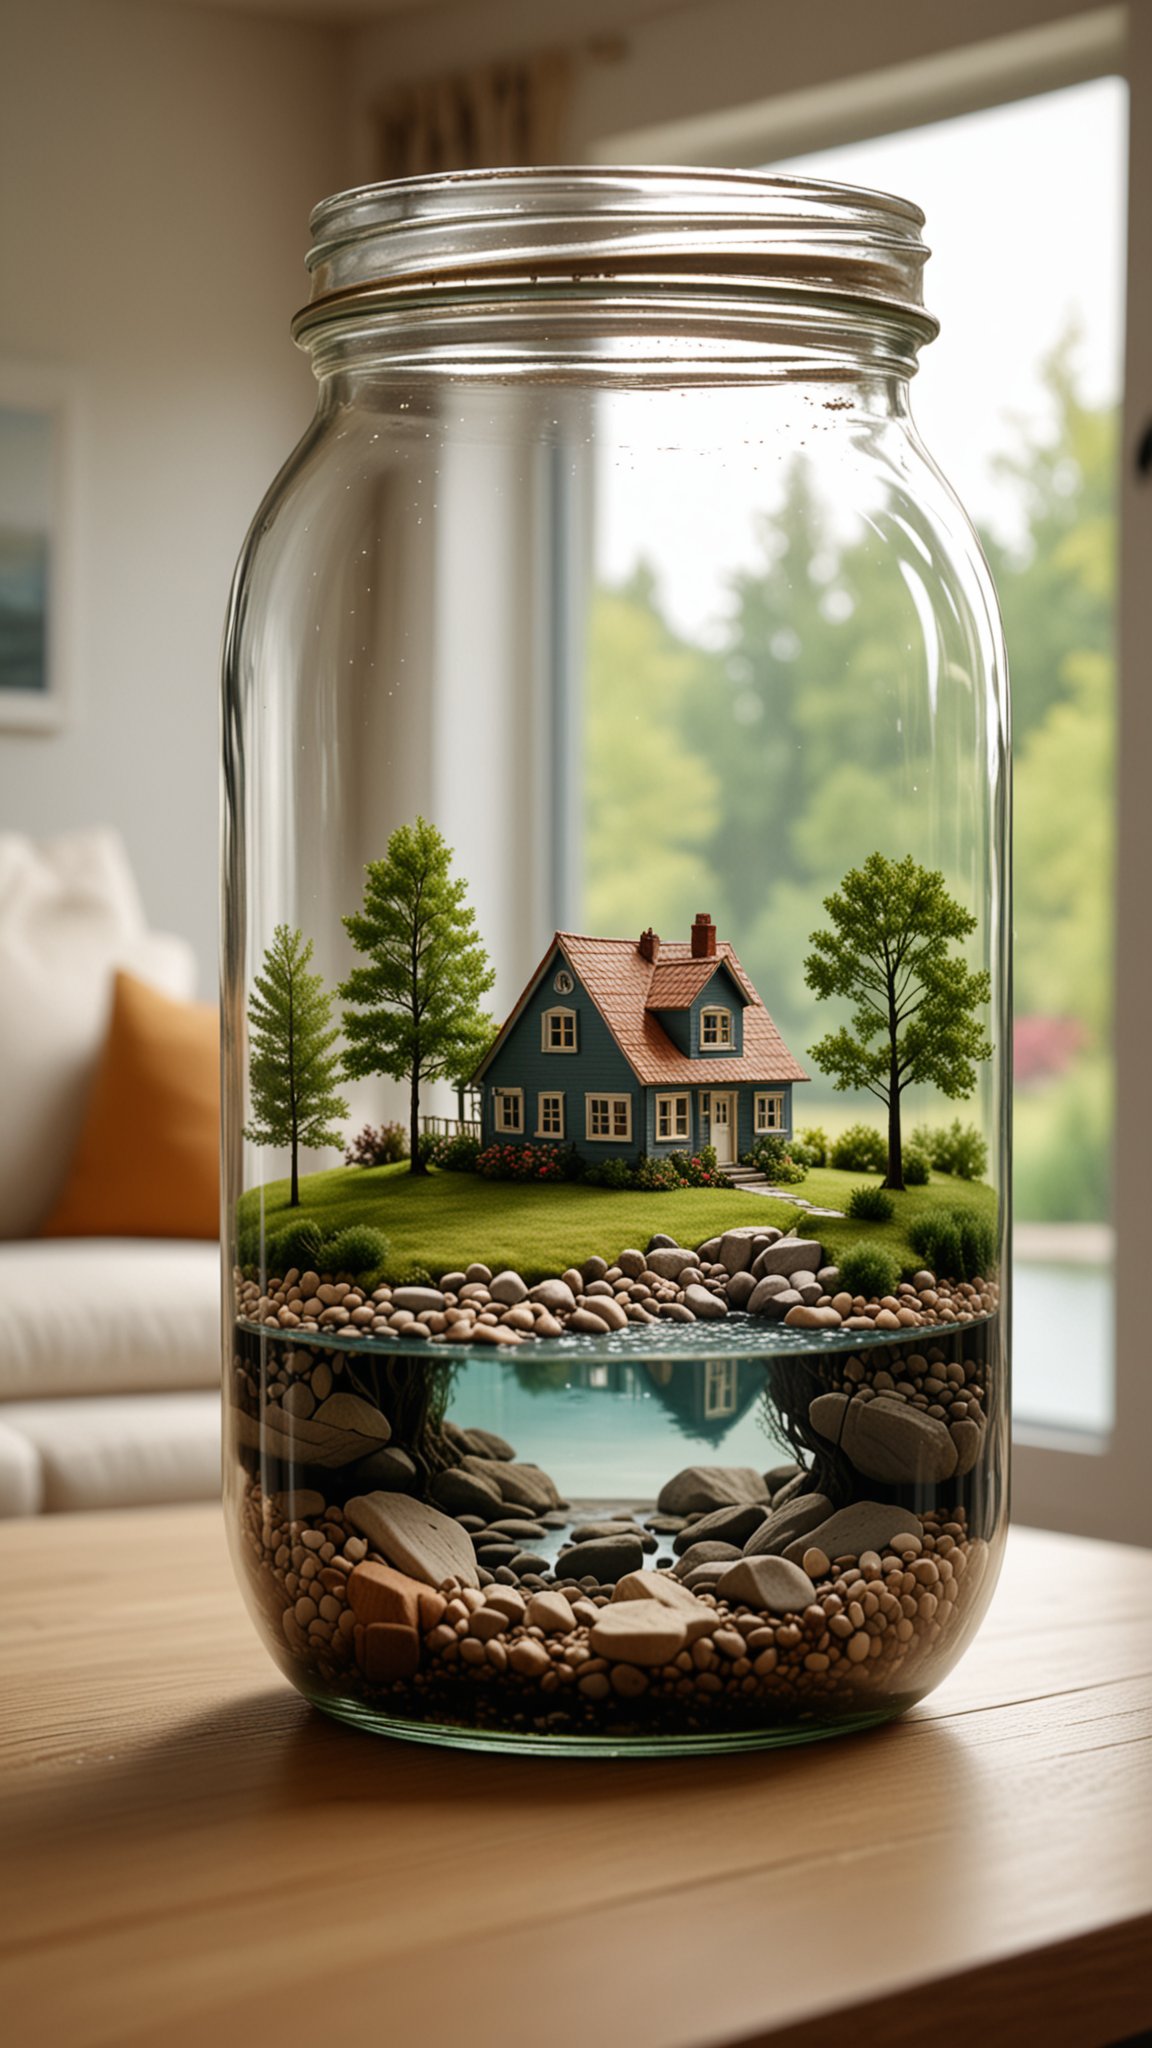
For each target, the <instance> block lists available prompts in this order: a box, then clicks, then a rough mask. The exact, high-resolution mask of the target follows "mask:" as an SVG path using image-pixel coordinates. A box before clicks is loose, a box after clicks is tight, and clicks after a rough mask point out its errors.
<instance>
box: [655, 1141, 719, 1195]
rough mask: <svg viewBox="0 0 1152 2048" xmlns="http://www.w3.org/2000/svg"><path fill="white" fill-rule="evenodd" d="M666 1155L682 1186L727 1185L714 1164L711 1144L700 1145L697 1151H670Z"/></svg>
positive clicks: (714, 1149)
mask: <svg viewBox="0 0 1152 2048" xmlns="http://www.w3.org/2000/svg"><path fill="white" fill-rule="evenodd" d="M668 1157H669V1160H670V1161H671V1163H672V1165H673V1166H674V1167H675V1168H676V1171H677V1173H678V1174H679V1176H680V1186H681V1187H682V1188H724V1187H727V1185H728V1182H727V1181H726V1180H725V1178H724V1175H723V1174H722V1173H721V1171H720V1169H719V1167H718V1166H717V1164H716V1148H715V1146H713V1145H701V1147H700V1150H699V1151H698V1152H670V1153H669V1154H668Z"/></svg>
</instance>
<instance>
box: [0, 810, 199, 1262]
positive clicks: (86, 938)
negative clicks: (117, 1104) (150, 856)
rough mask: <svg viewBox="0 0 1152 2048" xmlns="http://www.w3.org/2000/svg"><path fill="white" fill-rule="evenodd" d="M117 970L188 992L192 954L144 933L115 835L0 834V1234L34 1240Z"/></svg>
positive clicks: (67, 1147) (55, 1185) (70, 1140)
mask: <svg viewBox="0 0 1152 2048" xmlns="http://www.w3.org/2000/svg"><path fill="white" fill-rule="evenodd" d="M117 967H124V968H127V969H128V971H129V972H130V973H132V974H136V975H139V977H140V979H141V980H143V981H148V982H151V983H152V984H153V985H154V986H155V987H156V988H159V989H162V990H163V991H164V992H165V994H167V995H171V996H176V997H188V996H190V995H191V994H192V991H193V988H194V986H195V980H196V961H195V956H194V954H193V953H192V950H191V948H190V947H189V946H188V945H187V944H186V943H185V941H184V940H183V939H176V938H170V937H167V936H165V935H164V934H163V933H159V932H149V931H148V930H147V928H146V926H145V922H144V910H143V906H142V904H141V902H140V897H139V894H138V892H137V889H136V884H135V882H134V880H133V878H132V871H131V869H130V867H129V865H128V859H127V855H126V854H125V852H124V848H123V846H122V844H121V842H120V840H119V838H118V837H117V835H116V834H115V833H114V832H108V831H94V832H75V833H70V834H68V835H67V836H65V837H62V838H59V839H50V840H43V841H40V842H36V841H34V840H31V839H28V838H25V836H24V835H23V834H22V833H17V832H3V833H0V1075H2V1076H3V1086H4V1114H3V1116H2V1117H0V1238H4V1237H9V1238H11V1237H28V1236H31V1235H32V1234H33V1232H35V1231H36V1230H38V1229H39V1227H40V1225H41V1224H42V1223H43V1221H44V1219H45V1217H46V1216H47V1215H48V1212H49V1210H50V1209H51V1208H52V1206H53V1203H54V1202H55V1200H56V1198H57V1196H58V1195H59V1193H60V1190H61V1188H62V1187H63V1185H64V1181H65V1177H66V1175H67V1172H68V1167H69V1164H70V1161H71V1158H72V1154H73V1151H74V1150H75V1146H76V1138H77V1134H78V1130H79V1124H80V1118H81V1114H82V1112H83V1108H84V1101H85V1097H86V1094H87V1092H88V1088H89V1086H90V1084H91V1080H92V1075H93V1071H94V1068H95V1065H96V1061H97V1058H98V1056H99V1053H100V1049H101V1046H102V1045H103V1042H104V1035H105V1031H106V1028H107V1022H108V1013H109V1004H110V998H111V990H112V975H113V972H114V970H115V969H116V968H117Z"/></svg>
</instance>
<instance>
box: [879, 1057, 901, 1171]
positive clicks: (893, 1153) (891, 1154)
mask: <svg viewBox="0 0 1152 2048" xmlns="http://www.w3.org/2000/svg"><path fill="white" fill-rule="evenodd" d="M888 1089H889V1094H888V1173H887V1177H886V1179H885V1181H884V1186H885V1187H886V1188H891V1189H892V1191H893V1193H894V1194H897V1195H902V1194H903V1193H904V1144H903V1139H902V1137H901V1133H900V1076H899V1075H898V1074H897V1073H896V1071H895V1061H893V1072H892V1074H891V1076H890V1078H889V1082H888Z"/></svg>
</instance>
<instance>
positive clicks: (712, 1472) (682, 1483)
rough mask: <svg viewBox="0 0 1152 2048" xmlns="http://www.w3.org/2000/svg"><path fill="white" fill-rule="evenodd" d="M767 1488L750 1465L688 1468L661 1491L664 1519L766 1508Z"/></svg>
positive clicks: (661, 1507)
mask: <svg viewBox="0 0 1152 2048" xmlns="http://www.w3.org/2000/svg"><path fill="white" fill-rule="evenodd" d="M767 1500H768V1488H767V1487H766V1486H765V1484H764V1481H763V1479H762V1477H761V1475H760V1473H759V1472H754V1471H753V1470H752V1468H751V1466H750V1465H686V1466H685V1467H684V1470H683V1471H682V1472H677V1473H674V1475H673V1477H672V1478H671V1479H666V1480H665V1482H664V1484H663V1486H662V1487H661V1488H660V1493H659V1496H658V1498H657V1501H656V1506H657V1509H658V1511H659V1513H660V1514H662V1515H696V1514H703V1515H707V1514H710V1513H711V1512H712V1510H713V1509H714V1508H729V1507H745V1506H747V1504H748V1503H749V1502H750V1501H751V1502H754V1503H756V1504H758V1505H761V1506H763V1505H766V1504H767Z"/></svg>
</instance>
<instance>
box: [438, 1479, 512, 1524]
mask: <svg viewBox="0 0 1152 2048" xmlns="http://www.w3.org/2000/svg"><path fill="white" fill-rule="evenodd" d="M430 1491H431V1494H432V1498H433V1500H434V1501H435V1502H436V1505H437V1507H441V1508H445V1509H446V1510H447V1512H448V1513H449V1514H450V1515H482V1516H483V1517H484V1519H485V1521H495V1520H496V1519H497V1517H498V1516H500V1515H502V1514H503V1512H504V1500H503V1497H502V1496H501V1493H500V1489H499V1487H498V1486H497V1484H496V1482H495V1480H494V1479H482V1478H481V1477H480V1475H479V1473H478V1472H461V1471H460V1470H459V1469H458V1467H457V1466H455V1465H452V1466H450V1467H449V1469H448V1470H447V1471H446V1472H438V1473H437V1474H436V1477H435V1479H434V1480H433V1481H432V1485H431V1488H430Z"/></svg>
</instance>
